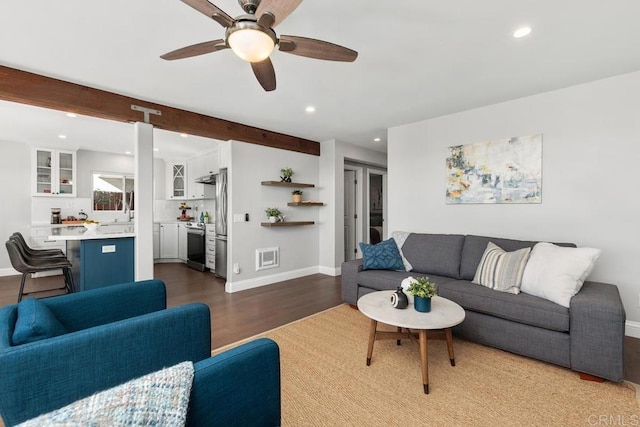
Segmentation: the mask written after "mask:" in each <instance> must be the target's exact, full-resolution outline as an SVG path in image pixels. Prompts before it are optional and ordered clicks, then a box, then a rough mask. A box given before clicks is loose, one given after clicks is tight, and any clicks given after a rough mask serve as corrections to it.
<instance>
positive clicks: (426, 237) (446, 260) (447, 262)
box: [402, 233, 487, 279]
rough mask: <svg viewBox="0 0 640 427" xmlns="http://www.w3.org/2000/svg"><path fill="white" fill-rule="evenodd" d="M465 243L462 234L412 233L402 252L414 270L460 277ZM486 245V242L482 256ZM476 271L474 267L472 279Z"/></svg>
mask: <svg viewBox="0 0 640 427" xmlns="http://www.w3.org/2000/svg"><path fill="white" fill-rule="evenodd" d="M463 243H464V236H463V235H461V234H422V233H411V234H410V235H409V237H407V240H406V241H405V242H404V245H403V246H402V253H403V254H404V256H405V257H406V258H407V261H409V262H410V263H411V265H412V266H413V270H412V271H414V272H417V273H425V274H437V275H438V276H447V277H453V278H456V279H458V278H459V275H460V259H461V256H462V245H463ZM486 247H487V245H486V243H485V245H484V247H483V248H482V251H481V252H480V257H482V254H483V253H484V249H485V248H486ZM478 262H480V258H478ZM477 266H478V264H477V263H476V267H477ZM475 272H476V271H475V267H474V270H473V273H472V274H471V278H472V279H473V275H474V274H475Z"/></svg>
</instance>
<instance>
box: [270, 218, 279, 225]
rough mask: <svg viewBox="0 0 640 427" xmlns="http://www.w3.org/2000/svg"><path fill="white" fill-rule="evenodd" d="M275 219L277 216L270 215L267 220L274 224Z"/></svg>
mask: <svg viewBox="0 0 640 427" xmlns="http://www.w3.org/2000/svg"><path fill="white" fill-rule="evenodd" d="M277 221H278V217H275V216H270V217H269V222H270V223H272V224H274V223H276V222H277Z"/></svg>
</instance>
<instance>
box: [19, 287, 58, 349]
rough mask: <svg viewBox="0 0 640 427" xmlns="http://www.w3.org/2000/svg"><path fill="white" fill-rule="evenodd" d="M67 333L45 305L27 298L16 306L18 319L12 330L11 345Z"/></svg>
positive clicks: (34, 299)
mask: <svg viewBox="0 0 640 427" xmlns="http://www.w3.org/2000/svg"><path fill="white" fill-rule="evenodd" d="M66 333H68V331H67V328H65V327H64V326H63V325H62V323H60V322H59V321H58V319H56V316H54V314H53V313H52V312H51V310H49V307H47V306H46V304H45V303H43V302H42V301H40V300H39V299H36V298H27V299H25V300H22V301H21V302H20V304H18V318H17V319H16V326H15V329H14V330H13V337H12V341H13V345H22V344H27V343H30V342H34V341H39V340H43V339H46V338H53V337H57V336H58V335H64V334H66Z"/></svg>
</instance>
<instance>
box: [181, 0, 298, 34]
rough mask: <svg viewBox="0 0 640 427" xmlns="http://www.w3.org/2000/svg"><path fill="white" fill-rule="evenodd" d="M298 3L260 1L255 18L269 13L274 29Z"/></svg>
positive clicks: (279, 0) (281, 0) (292, 1)
mask: <svg viewBox="0 0 640 427" xmlns="http://www.w3.org/2000/svg"><path fill="white" fill-rule="evenodd" d="M183 1H184V0H183ZM300 3H302V0H262V1H261V2H260V5H259V6H258V9H257V10H256V16H258V17H262V14H263V13H265V12H271V13H272V14H273V16H275V18H276V19H275V22H274V23H273V25H271V28H275V27H276V26H278V25H279V24H280V23H281V22H282V21H284V20H285V19H286V18H287V16H289V15H290V14H291V12H293V11H294V10H296V8H297V7H298V6H300ZM258 19H260V18H258Z"/></svg>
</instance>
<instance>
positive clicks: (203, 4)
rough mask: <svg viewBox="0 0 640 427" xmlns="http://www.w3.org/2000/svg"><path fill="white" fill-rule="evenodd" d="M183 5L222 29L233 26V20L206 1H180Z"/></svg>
mask: <svg viewBox="0 0 640 427" xmlns="http://www.w3.org/2000/svg"><path fill="white" fill-rule="evenodd" d="M182 2H183V3H185V4H188V5H189V6H191V7H192V8H194V9H195V10H197V11H198V12H200V13H202V14H203V15H206V16H208V17H209V18H211V19H213V20H214V21H216V22H217V23H218V24H220V25H222V26H223V27H225V28H226V27H229V26H231V25H232V24H233V18H232V17H230V16H229V15H227V14H226V13H225V12H224V11H223V10H222V9H220V8H219V7H218V6H215V5H213V4H212V3H210V2H208V1H207V0H182Z"/></svg>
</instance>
